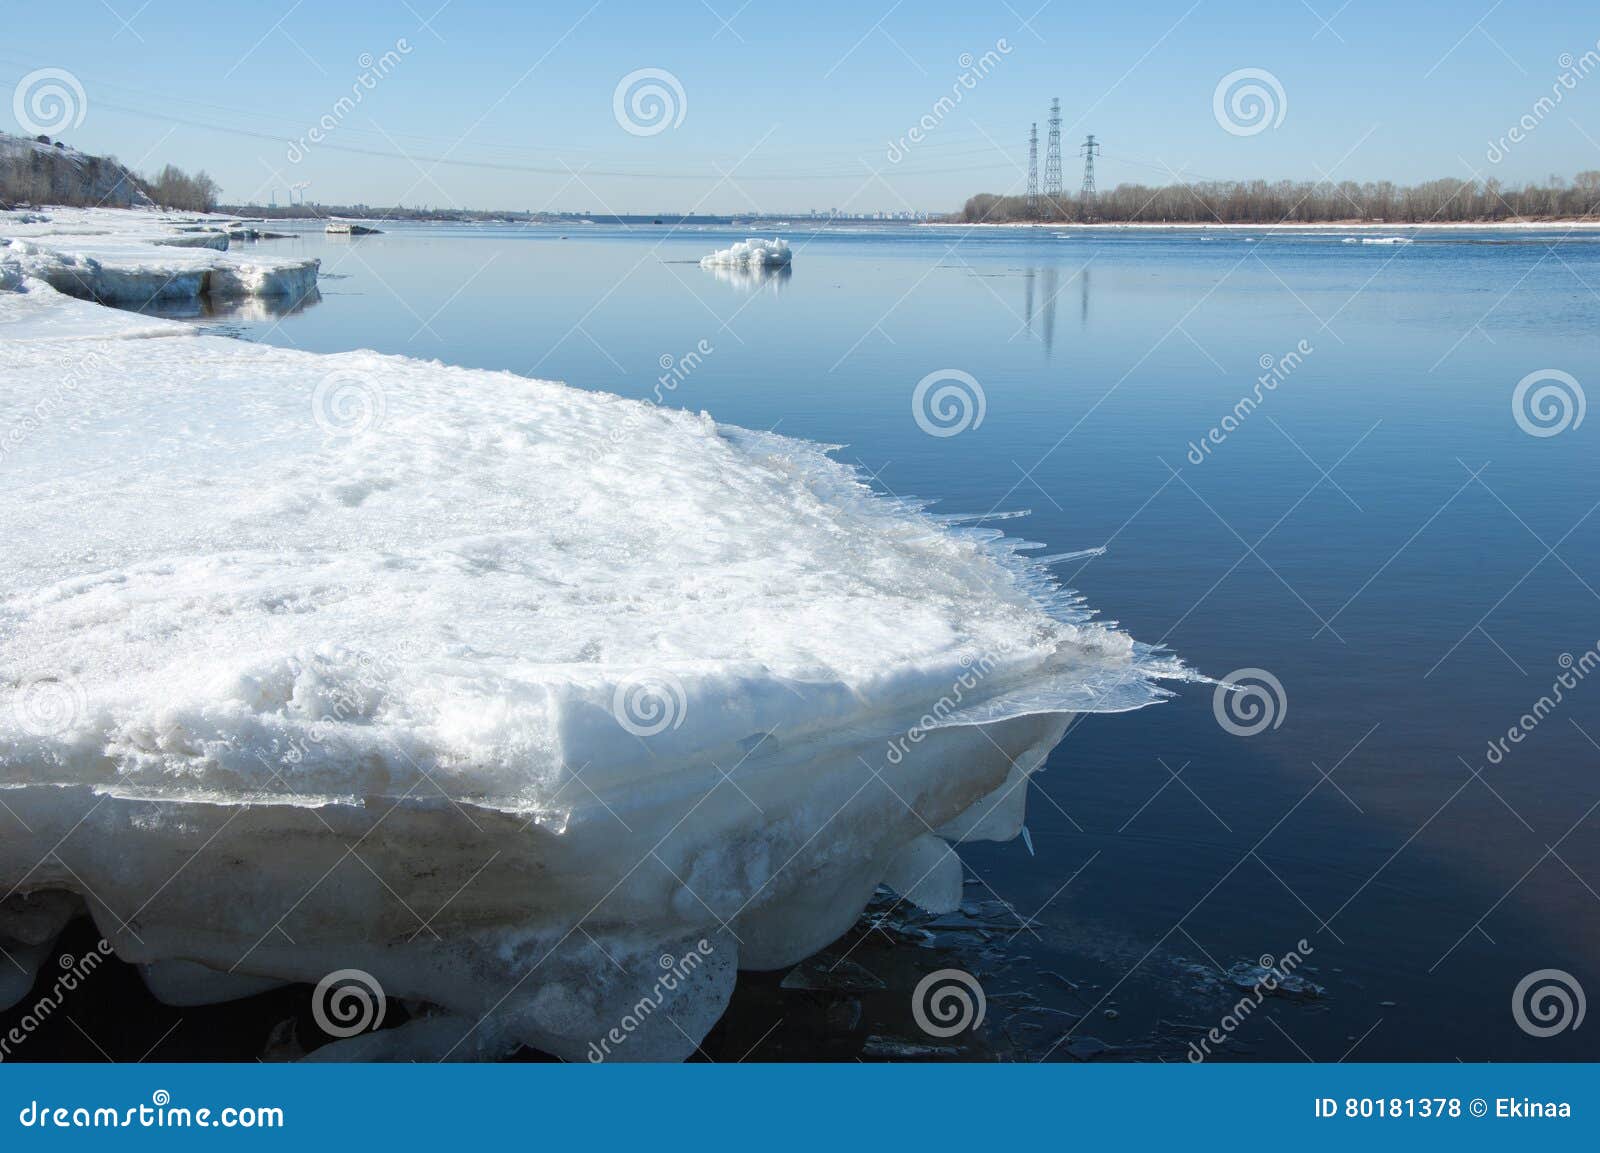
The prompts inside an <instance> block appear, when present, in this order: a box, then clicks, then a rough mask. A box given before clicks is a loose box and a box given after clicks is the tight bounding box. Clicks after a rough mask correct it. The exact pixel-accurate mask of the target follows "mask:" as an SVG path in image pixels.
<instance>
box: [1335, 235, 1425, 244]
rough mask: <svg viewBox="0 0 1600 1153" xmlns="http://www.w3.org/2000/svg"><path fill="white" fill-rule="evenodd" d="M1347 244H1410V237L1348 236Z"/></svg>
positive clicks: (1345, 239) (1345, 241) (1346, 238)
mask: <svg viewBox="0 0 1600 1153" xmlns="http://www.w3.org/2000/svg"><path fill="white" fill-rule="evenodd" d="M1344 243H1345V244H1410V243H1411V238H1410V237H1409V236H1346V237H1345V238H1344Z"/></svg>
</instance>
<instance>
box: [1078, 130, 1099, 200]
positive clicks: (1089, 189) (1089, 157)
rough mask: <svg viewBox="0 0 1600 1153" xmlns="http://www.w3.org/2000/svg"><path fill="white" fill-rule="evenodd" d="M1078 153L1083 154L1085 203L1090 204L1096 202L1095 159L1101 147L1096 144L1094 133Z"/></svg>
mask: <svg viewBox="0 0 1600 1153" xmlns="http://www.w3.org/2000/svg"><path fill="white" fill-rule="evenodd" d="M1078 151H1079V152H1081V153H1083V202H1084V203H1085V204H1089V203H1092V202H1093V200H1094V158H1095V154H1096V153H1098V152H1099V151H1100V145H1098V144H1096V143H1095V139H1094V133H1092V132H1091V133H1090V134H1089V139H1087V140H1085V141H1084V142H1083V147H1081V148H1079V149H1078Z"/></svg>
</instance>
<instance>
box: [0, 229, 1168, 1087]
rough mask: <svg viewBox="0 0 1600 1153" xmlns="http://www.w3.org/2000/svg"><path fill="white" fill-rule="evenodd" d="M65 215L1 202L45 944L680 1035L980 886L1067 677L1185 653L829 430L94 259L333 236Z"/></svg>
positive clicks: (27, 917) (1, 921)
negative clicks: (774, 429)
mask: <svg viewBox="0 0 1600 1153" xmlns="http://www.w3.org/2000/svg"><path fill="white" fill-rule="evenodd" d="M47 215H48V216H50V217H51V220H49V221H46V222H37V221H35V222H31V223H22V222H20V221H15V220H8V219H7V218H6V216H5V215H4V214H0V237H3V238H10V243H8V244H7V245H6V247H4V248H0V285H3V286H4V290H3V291H0V474H3V475H4V486H3V488H0V538H3V539H5V540H6V541H7V542H8V544H7V548H6V549H5V550H0V801H3V802H4V809H5V811H4V812H0V824H6V825H8V826H9V827H8V828H7V830H6V832H5V834H4V836H0V894H3V898H0V945H3V946H4V947H5V948H6V949H7V950H8V951H9V952H10V953H12V954H13V955H14V956H16V957H18V958H20V959H21V960H22V962H23V963H24V964H25V965H26V966H30V967H37V966H39V965H40V964H42V963H43V961H44V960H45V959H46V958H47V957H48V956H49V946H50V943H51V942H52V941H53V940H54V937H55V934H57V933H59V931H60V929H61V927H62V925H63V924H64V923H65V921H66V919H67V918H69V917H71V916H73V915H75V914H76V913H78V912H80V911H83V910H87V911H88V912H89V913H90V914H91V915H92V916H93V917H94V920H95V922H96V924H97V926H98V928H99V930H100V932H101V933H102V934H104V936H105V938H106V939H107V940H108V941H109V942H110V944H111V945H112V946H114V948H115V950H116V952H117V954H118V955H119V956H121V957H123V958H125V959H127V960H129V961H133V962H136V963H138V964H140V965H142V966H144V967H145V968H144V973H145V975H146V979H147V982H148V983H149V985H150V988H151V989H152V991H153V992H154V993H155V994H156V995H157V996H159V997H162V998H163V999H165V1000H168V1001H170V1002H173V1003H178V1004H187V1003H199V1002H204V1001H223V1000H229V999H232V998H235V997H241V996H247V995H250V994H253V993H255V992H258V991H260V990H261V989H263V988H270V987H272V986H273V985H274V984H277V983H282V982H290V981H305V982H318V981H320V980H322V979H323V978H324V977H326V976H328V975H329V974H332V973H335V972H336V971H345V970H360V971H361V973H362V974H363V975H367V976H370V977H371V978H372V979H373V980H374V981H375V982H376V983H377V984H379V985H381V988H382V990H383V991H384V994H386V995H387V997H388V998H391V999H396V998H403V999H405V1000H406V1001H407V1004H408V1007H409V1008H410V1009H411V1016H412V1020H411V1021H410V1022H409V1023H407V1024H405V1025H404V1026H402V1027H400V1028H398V1029H391V1030H388V1031H384V1032H379V1033H374V1034H370V1035H365V1036H359V1037H353V1038H351V1039H349V1040H346V1041H341V1042H337V1043H335V1044H334V1045H332V1046H329V1047H328V1048H327V1049H325V1050H323V1054H324V1055H328V1056H391V1057H406V1058H424V1059H425V1058H428V1057H443V1056H451V1057H457V1058H460V1057H496V1056H500V1055H503V1054H505V1053H507V1052H509V1051H511V1050H513V1049H515V1047H516V1046H517V1045H519V1044H529V1045H533V1046H536V1047H538V1048H540V1049H543V1050H545V1051H547V1052H550V1053H554V1054H557V1055H559V1056H562V1057H566V1058H569V1059H575V1060H582V1059H587V1058H593V1057H594V1054H595V1047H596V1046H602V1047H603V1051H602V1055H603V1056H605V1057H608V1058H617V1059H630V1058H631V1059H639V1058H678V1057H682V1056H684V1055H686V1054H687V1053H689V1052H692V1050H693V1047H694V1045H695V1044H696V1042H697V1041H698V1040H699V1039H700V1038H701V1037H703V1036H704V1035H705V1033H706V1031H707V1030H709V1029H710V1027H711V1026H712V1025H713V1024H714V1023H715V1021H716V1020H717V1018H718V1016H719V1015H720V1014H721V1012H722V1009H723V1007H724V1005H725V1004H726V1001H727V997H728V994H729V992H730V990H731V988H732V983H733V980H734V974H735V972H736V971H737V970H738V969H740V968H754V969H768V968H775V967H780V966H787V965H791V964H794V963H795V962H797V961H799V960H801V959H802V958H804V957H806V956H808V955H809V954H811V953H812V952H814V951H816V950H817V949H819V948H821V947H823V946H824V945H826V944H827V943H829V942H830V941H832V940H833V939H834V938H836V937H837V936H838V935H839V934H840V933H841V932H842V931H844V930H845V929H846V928H847V927H848V926H849V925H850V924H851V923H852V922H853V921H854V920H855V918H856V917H857V915H858V914H859V913H860V911H861V909H862V908H863V907H864V906H865V904H866V902H867V901H868V899H869V898H870V897H871V895H872V893H873V891H874V888H875V886H877V885H878V884H879V883H880V882H882V883H886V884H888V885H889V886H890V887H891V888H893V889H895V890H896V891H897V892H899V893H901V894H904V895H906V896H909V897H910V898H912V899H914V900H915V901H916V902H917V903H919V904H921V905H923V906H924V907H927V908H930V909H935V910H939V909H949V908H953V907H954V906H955V905H956V904H957V903H958V902H959V899H960V892H961V870H960V866H959V863H958V861H957V858H956V857H955V855H954V853H953V852H952V851H951V849H950V847H949V845H950V843H952V842H956V841H960V840H963V839H990V840H997V839H1009V838H1011V837H1013V836H1015V835H1017V833H1018V831H1019V830H1020V829H1021V827H1022V825H1023V820H1024V801H1025V798H1026V793H1027V776H1028V774H1030V773H1031V772H1033V771H1035V770H1036V769H1037V768H1038V767H1039V766H1040V765H1041V763H1042V762H1043V759H1044V757H1045V755H1046V754H1047V753H1048V752H1049V751H1050V750H1051V748H1052V747H1054V745H1055V744H1056V743H1057V742H1058V741H1059V740H1060V739H1061V737H1062V734H1063V732H1064V730H1065V727H1066V725H1067V723H1068V720H1069V719H1070V717H1071V716H1073V715H1074V714H1075V713H1078V712H1120V711H1125V710H1129V709H1134V708H1138V707H1141V706H1143V705H1147V704H1150V703H1153V702H1155V701H1158V700H1160V699H1161V698H1162V697H1163V696H1164V695H1165V692H1164V690H1163V689H1161V688H1160V687H1159V685H1158V684H1157V683H1156V682H1157V681H1158V679H1160V678H1164V677H1182V676H1183V675H1184V673H1183V670H1182V669H1181V667H1180V666H1179V665H1178V664H1177V663H1176V661H1174V660H1173V659H1172V658H1170V657H1167V656H1163V655H1162V654H1159V653H1156V652H1152V651H1151V650H1149V649H1147V648H1144V647H1142V646H1139V645H1137V644H1135V643H1134V642H1133V641H1132V640H1131V639H1130V638H1128V637H1127V636H1126V635H1125V634H1123V633H1121V632H1119V631H1117V630H1115V629H1111V628H1108V627H1105V626H1102V625H1099V624H1096V623H1095V622H1094V621H1092V620H1091V619H1090V614H1089V613H1088V612H1087V610H1086V609H1085V608H1084V607H1083V606H1082V605H1081V603H1080V602H1079V601H1078V600H1077V599H1076V598H1075V597H1073V596H1072V595H1070V594H1069V593H1066V592H1064V591H1063V590H1061V589H1059V588H1057V587H1056V586H1055V584H1054V582H1053V581H1052V580H1051V579H1050V577H1049V575H1048V572H1047V570H1046V569H1045V568H1044V567H1042V566H1040V565H1039V564H1037V563H1032V562H1029V561H1027V560H1026V559H1024V558H1025V556H1026V554H1025V553H1022V552H1019V551H1018V547H1017V542H1015V541H1010V540H1008V539H1006V538H1003V537H1002V536H1001V534H1000V532H999V531H998V530H994V529H990V528H987V527H985V526H984V525H982V524H981V523H978V524H962V523H955V522H953V521H941V520H938V519H936V518H934V517H931V516H929V515H927V514H925V513H923V512H921V511H919V510H918V509H917V508H915V507H912V506H908V505H906V504H902V503H899V502H895V501H892V500H889V499H886V498H884V497H881V496H878V495H876V494H875V493H873V492H872V491H871V490H870V489H869V488H868V487H867V485H866V484H864V483H863V482H862V481H861V479H860V478H859V477H858V476H857V475H856V474H855V473H854V472H853V471H852V470H851V469H849V468H847V467H845V466H843V465H841V464H839V463H838V462H836V461H834V460H833V459H832V458H831V457H830V456H829V455H828V452H827V450H825V449H823V448H821V447H819V446H815V445H812V444H808V443H805V442H801V441H795V440H790V439H787V438H784V437H781V436H777V435H773V434H763V433H752V432H746V431H743V430H739V429H732V428H726V427H722V426H719V425H717V424H716V423H715V422H714V421H713V420H711V418H710V417H708V416H706V415H704V414H699V415H696V414H692V413H686V412H679V411H671V410H667V409H663V408H659V407H654V406H650V405H646V404H643V403H639V402H634V401H628V400H623V399H620V398H618V397H615V396H610V395H605V394H600V393H593V392H586V391H582V390H579V389H574V388H569V387H567V386H564V385H561V384H556V383H551V382H547V381H538V380H530V379H526V378H523V377H519V376H515V375H512V374H509V373H495V372H483V371H470V370H465V369H459V368H452V367H449V366H445V365H440V364H438V363H436V362H423V361H417V360H411V359H406V358H401V357H392V356H381V355H378V354H376V353H371V352H350V353H344V354H339V355H312V354H307V353H301V352H297V351H292V350H286V349H279V348H272V347H266V346H263V345H259V344H253V343H249V342H245V341H239V340H231V339H226V338H222V337H215V336H202V335H197V334H196V332H195V330H194V329H193V328H191V327H189V326H186V325H183V324H180V323H177V322H171V321H164V320H159V319H152V318H147V317H142V316H138V315H136V314H134V313H131V312H125V311H117V310H113V309H109V308H105V307H102V306H100V305H98V304H94V303H90V302H88V301H86V300H78V299H72V298H71V297H69V296H67V295H63V293H62V292H61V291H57V289H56V288H53V287H52V285H53V284H57V282H58V281H61V282H63V283H65V284H66V285H67V288H68V289H69V290H70V289H72V288H77V289H80V290H82V289H83V288H84V285H85V284H86V283H89V284H93V285H97V286H98V287H99V289H101V290H105V291H96V292H94V293H93V295H95V296H97V297H98V298H100V299H115V298H117V297H118V296H119V294H120V291H121V290H120V289H116V288H114V287H113V288H111V289H108V286H117V285H124V286H125V285H130V284H136V285H138V286H140V287H141V290H142V288H143V287H147V286H149V285H150V284H152V283H155V281H154V280H153V279H152V278H159V277H161V276H168V277H174V278H177V277H186V276H191V275H192V274H196V273H198V274H199V276H198V283H199V284H201V285H206V284H209V285H210V286H211V288H210V291H216V290H217V288H218V287H219V286H221V285H226V286H228V287H230V288H232V287H234V286H238V288H239V290H241V291H243V290H245V289H246V288H248V289H249V290H251V291H254V292H258V293H264V292H272V291H277V290H278V289H279V288H280V287H281V288H284V289H285V290H290V291H292V290H294V289H296V288H303V287H305V278H306V277H307V276H309V277H311V278H312V282H313V283H314V277H315V262H306V261H289V260H283V261H271V260H261V261H258V260H254V259H252V260H250V261H244V260H241V259H240V258H238V257H236V256H235V255H234V254H233V253H231V252H229V251H218V250H216V249H212V248H208V247H171V246H168V245H163V244H162V243H161V242H162V241H163V240H168V239H171V238H172V237H173V236H183V235H191V234H185V233H178V232H176V231H175V230H174V226H173V225H170V224H162V225H160V226H159V227H151V225H152V224H153V223H155V218H154V217H153V215H152V214H139V213H129V214H126V215H127V217H128V218H129V219H127V220H124V221H122V222H120V223H117V222H108V221H106V219H105V214H95V216H94V217H93V218H91V219H87V220H76V219H74V218H71V217H69V216H68V215H67V214H66V213H56V212H49V213H47ZM134 217H138V219H137V220H134V219H132V218H134ZM52 229H53V230H54V231H52ZM74 229H77V230H78V231H73V230H74ZM62 267H66V268H69V269H76V270H78V271H79V272H84V273H85V275H86V276H87V280H85V279H84V278H82V277H78V276H76V275H75V274H74V275H70V276H69V275H67V274H66V273H63V272H61V271H60V269H61V268H62ZM58 287H59V285H58ZM669 976H670V977H671V981H670V987H668V988H665V989H663V985H664V983H667V978H668V977H669ZM27 984H28V982H27V981H26V980H22V981H20V982H19V981H18V980H16V979H12V980H10V981H8V983H6V984H5V985H0V1004H3V1003H5V1002H6V1001H7V1000H16V999H17V998H20V997H23V996H26V992H27V989H26V986H27ZM650 999H654V1005H653V1011H652V1012H649V1013H644V1014H641V1013H640V1012H639V1009H638V1007H639V1006H640V1005H641V1003H643V1002H645V1001H646V1000H650ZM618 1036H621V1040H617V1037H618Z"/></svg>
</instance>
